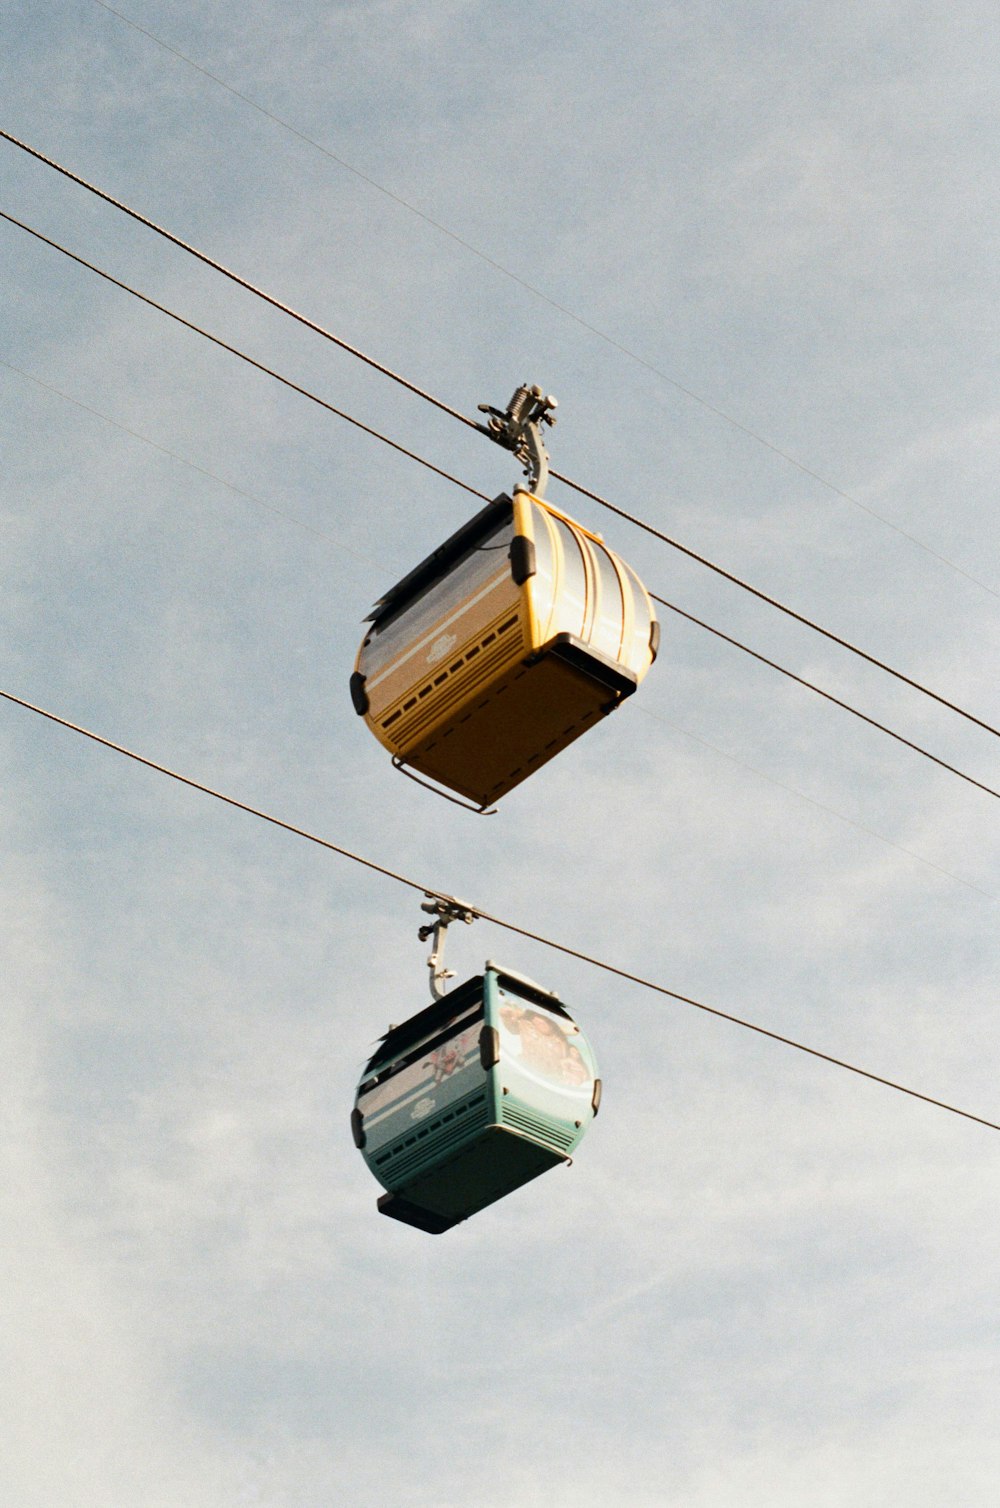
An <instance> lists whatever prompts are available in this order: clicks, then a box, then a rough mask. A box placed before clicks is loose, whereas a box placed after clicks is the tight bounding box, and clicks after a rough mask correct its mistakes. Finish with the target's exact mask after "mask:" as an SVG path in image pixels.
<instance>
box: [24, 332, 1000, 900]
mask: <svg viewBox="0 0 1000 1508" xmlns="http://www.w3.org/2000/svg"><path fill="white" fill-rule="evenodd" d="M0 366H3V367H5V368H6V369H7V371H9V372H16V373H17V375H18V376H19V377H23V378H24V379H25V380H26V381H28V382H31V383H34V385H35V386H36V387H39V388H41V389H42V390H43V392H46V393H50V394H52V396H53V397H56V398H61V399H63V400H64V402H66V403H72V404H73V405H74V407H76V408H79V409H82V410H83V412H84V413H87V414H91V415H92V416H93V417H94V418H95V419H100V420H101V421H102V422H103V423H105V424H110V425H111V426H112V427H113V428H114V429H117V430H120V431H121V433H122V434H126V435H128V436H129V437H130V438H131V439H133V440H138V441H139V442H140V444H142V445H148V446H150V447H151V448H152V449H153V450H158V451H159V452H160V453H161V454H162V455H165V456H169V457H170V459H171V460H172V461H176V462H177V463H178V465H180V466H187V467H190V469H191V470H192V471H195V472H197V473H198V474H199V475H201V476H204V477H209V478H210V479H211V480H212V481H213V482H217V483H218V484H219V486H220V487H224V488H226V490H227V491H229V492H232V493H234V494H235V495H236V496H237V497H242V498H245V499H246V500H247V501H248V502H251V503H254V504H256V506H257V507H259V508H263V509H265V510H266V511H267V512H268V513H271V514H273V515H275V517H277V518H280V519H281V520H282V521H283V522H285V523H289V524H293V525H294V526H295V527H296V528H299V529H304V530H305V531H306V532H307V533H309V534H312V535H315V536H316V537H317V538H319V539H323V540H326V541H327V542H328V543H329V544H331V545H332V546H333V547H334V549H336V550H341V551H343V552H344V553H346V554H348V555H352V556H353V557H354V559H355V560H364V561H367V563H368V564H369V565H375V564H377V562H376V561H375V559H374V557H372V556H370V555H362V554H361V553H360V552H359V551H358V550H355V549H354V548H353V547H352V546H351V545H348V544H346V543H345V542H344V540H342V539H340V538H338V537H337V536H336V535H334V534H331V533H329V532H328V531H326V530H324V529H317V528H315V526H314V525H312V524H309V523H307V522H306V521H305V519H303V518H299V517H298V516H297V515H296V514H294V513H289V512H287V511H286V510H285V509H283V508H276V507H275V506H274V504H273V503H270V502H268V501H267V499H266V498H262V497H260V496H259V495H258V494H257V493H255V492H248V491H247V489H246V488H245V487H240V486H238V485H237V484H236V483H235V482H230V481H227V479H226V478H225V477H222V476H219V474H218V472H215V471H210V470H209V469H208V467H207V466H202V465H201V464H200V463H199V462H197V461H192V460H189V459H188V458H187V457H186V456H182V455H180V454H179V453H178V452H177V451H176V450H171V449H170V448H169V446H166V445H162V444H161V443H160V441H159V440H154V439H152V438H151V437H150V436H149V435H144V434H142V432H141V431H140V430H137V429H132V428H131V427H130V426H129V425H127V424H122V423H121V422H120V421H119V420H118V419H113V418H112V417H111V415H110V414H106V413H104V412H103V411H102V410H101V409H99V408H94V407H93V405H92V404H89V403H83V402H81V400H80V399H79V398H74V397H73V395H72V394H71V393H66V392H64V391H63V390H62V388H58V387H56V386H55V385H54V384H53V383H51V382H45V381H43V380H42V378H41V377H36V376H35V375H33V373H31V372H27V371H25V369H24V368H23V367H19V366H15V364H14V363H13V362H11V361H4V360H3V358H2V357H0ZM654 595H655V594H654ZM655 600H656V601H657V602H659V603H660V604H661V606H663V607H667V608H669V609H670V611H671V612H674V613H677V614H678V615H679V616H680V617H682V618H687V619H688V620H689V621H690V622H692V623H695V624H696V625H697V626H698V627H699V628H704V629H706V630H707V631H708V632H709V633H712V634H715V635H716V636H717V637H718V638H721V639H724V640H725V641H726V643H728V644H731V645H733V647H734V648H736V649H743V650H746V652H747V653H748V654H751V655H753V656H754V658H757V655H756V651H755V650H751V649H749V648H748V646H747V645H745V644H741V643H740V642H739V640H738V639H733V638H730V636H729V635H728V634H723V633H722V632H721V630H719V629H715V628H713V627H712V625H711V624H709V623H704V622H702V621H701V620H700V619H697V618H695V617H694V615H693V614H691V613H687V612H685V611H684V609H683V608H679V607H677V605H676V604H675V603H672V602H668V601H667V600H666V598H664V597H656V599H655ZM760 659H761V660H762V661H763V663H764V664H766V665H770V666H771V667H772V668H773V669H775V670H779V671H781V672H782V673H783V674H787V675H789V676H790V677H791V679H793V680H796V681H798V682H799V683H800V684H803V685H806V686H808V687H809V689H810V690H812V689H816V690H817V691H819V690H820V688H819V687H816V688H813V687H812V684H811V683H810V682H804V681H802V678H801V677H800V676H796V675H794V674H793V673H792V672H791V671H785V668H784V666H781V665H778V664H777V663H776V662H775V661H772V660H767V659H765V657H764V656H763V655H761V656H760ZM820 694H821V695H826V693H824V692H820ZM830 700H835V698H830ZM838 705H843V706H845V707H846V710H848V711H850V712H854V711H855V710H856V709H855V708H853V707H850V706H848V704H846V703H838ZM639 710H640V711H641V712H642V713H643V714H644V715H645V716H646V717H649V718H651V719H652V721H653V722H655V723H657V724H659V725H660V726H662V727H665V728H669V729H670V731H671V732H672V733H674V734H676V735H678V736H680V737H682V738H687V739H690V740H691V741H692V742H693V743H696V744H699V745H700V746H701V747H702V748H704V749H710V750H711V752H712V753H713V754H716V755H718V756H719V757H720V758H721V759H725V760H726V761H727V762H728V763H730V764H733V765H735V766H736V767H737V768H738V769H741V770H744V771H746V772H747V773H748V774H752V775H756V776H757V777H758V779H760V780H764V781H766V782H767V783H768V785H773V786H774V787H775V788H776V789H777V790H779V791H784V792H785V794H786V795H789V796H794V797H795V798H796V800H798V801H803V802H805V803H806V805H808V806H811V807H814V808H815V809H816V810H817V811H820V812H824V813H825V814H826V815H827V816H828V817H836V819H837V820H838V822H846V823H847V824H848V825H849V826H850V827H853V828H856V829H857V831H858V832H862V833H864V834H865V835H866V836H867V837H869V838H874V839H875V841H876V842H877V843H882V844H884V845H885V847H886V848H893V849H895V850H896V852H897V853H901V854H904V855H905V856H906V858H908V859H912V860H913V862H914V863H916V864H922V865H923V866H924V868H925V869H933V870H935V871H936V873H937V874H939V875H942V876H943V877H944V878H945V879H948V880H951V881H953V882H954V884H956V885H962V886H964V888H965V889H966V890H971V891H973V892H974V893H975V894H976V895H980V896H982V897H983V898H984V899H985V900H988V901H993V902H996V901H997V900H998V899H1000V897H997V896H995V895H994V894H993V893H992V892H991V891H989V890H984V889H983V888H982V886H980V885H976V884H974V883H973V882H972V881H971V880H967V879H964V878H963V877H962V876H961V875H958V874H955V872H954V871H953V870H951V869H945V868H944V866H943V865H942V864H936V863H935V862H934V861H933V860H932V859H928V858H926V857H925V855H923V854H919V853H915V852H914V850H913V849H912V848H907V847H906V846H905V845H904V844H902V843H897V842H895V840H894V839H892V838H887V837H886V835H885V834H884V833H880V832H878V831H877V830H876V829H875V828H874V827H868V826H867V825H866V824H865V823H864V822H859V821H858V820H857V818H856V817H848V816H847V814H846V812H842V811H840V810H839V809H838V808H837V807H835V806H829V805H827V804H826V803H825V802H823V801H817V800H816V798H815V797H814V796H807V795H806V793H805V791H801V790H799V788H798V787H797V786H794V785H790V784H789V783H788V782H787V781H785V780H778V779H777V778H776V777H775V776H774V775H771V774H768V773H767V772H766V771H764V770H761V769H759V768H758V767H757V766H756V765H752V764H748V763H747V761H746V760H743V759H739V758H738V757H737V756H736V755H734V754H732V753H730V752H729V751H728V750H725V749H722V748H720V746H719V745H718V744H715V743H712V741H711V739H707V738H704V737H702V736H701V734H698V733H692V732H691V730H690V729H689V728H682V727H681V726H680V725H679V724H678V723H674V722H672V721H670V719H669V718H665V717H661V716H660V715H659V714H657V713H655V712H653V711H651V709H650V708H649V707H647V706H646V705H645V704H643V705H642V706H641V707H640V708H639ZM858 715H859V716H862V717H863V716H864V714H863V713H859V714H858ZM865 720H866V721H867V720H868V719H865ZM876 726H877V727H881V725H880V724H876ZM884 731H886V732H889V731H890V730H889V729H885V730H884ZM910 747H913V746H912V745H911V746H910ZM920 752H922V751H920ZM956 773H957V772H956Z"/></svg>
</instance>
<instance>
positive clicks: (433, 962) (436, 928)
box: [417, 891, 476, 1000]
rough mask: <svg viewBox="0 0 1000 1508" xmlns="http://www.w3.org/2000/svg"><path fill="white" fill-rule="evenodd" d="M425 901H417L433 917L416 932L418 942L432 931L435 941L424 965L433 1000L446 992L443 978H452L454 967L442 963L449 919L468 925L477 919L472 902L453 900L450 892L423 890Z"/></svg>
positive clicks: (441, 997)
mask: <svg viewBox="0 0 1000 1508" xmlns="http://www.w3.org/2000/svg"><path fill="white" fill-rule="evenodd" d="M424 894H425V895H426V896H427V899H426V900H425V901H421V902H420V909H421V911H427V912H428V913H429V914H430V915H431V916H433V917H434V918H435V920H434V921H432V922H428V923H427V925H426V926H424V927H421V928H420V929H419V931H418V932H417V936H418V937H419V938H420V941H421V942H426V941H427V939H428V938H429V937H430V936H431V935H432V934H433V937H434V944H433V947H432V948H431V951H430V954H429V956H428V959H427V967H428V968H429V969H430V971H431V995H432V997H433V998H434V999H435V1000H443V999H444V995H445V980H447V979H454V977H455V971H454V969H446V968H445V967H444V962H443V960H444V940H445V932H446V931H447V929H448V927H449V926H450V925H451V923H452V922H465V924H466V926H471V925H472V923H473V922H474V921H475V919H476V912H475V911H473V909H472V907H471V906H466V905H464V904H463V903H462V902H461V901H456V900H455V899H454V897H453V896H448V897H445V896H440V895H431V894H430V892H429V891H425V892H424Z"/></svg>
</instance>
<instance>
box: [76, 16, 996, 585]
mask: <svg viewBox="0 0 1000 1508" xmlns="http://www.w3.org/2000/svg"><path fill="white" fill-rule="evenodd" d="M96 4H98V5H99V6H100V7H101V8H102V10H106V11H108V12H109V13H110V14H111V15H112V16H116V17H117V18H118V20H119V21H124V23H125V25H126V26H130V27H131V28H132V30H133V31H137V32H139V33H140V34H141V35H142V36H144V37H148V39H149V40H150V41H151V42H153V43H155V44H156V46H157V47H161V48H162V49H163V51H164V52H169V53H171V54H172V55H173V56H174V57H175V58H179V59H180V61H181V62H182V63H186V64H187V66H188V67H189V68H193V69H194V70H195V72H196V73H200V74H201V75H202V77H203V78H206V79H210V80H211V82H212V83H213V84H218V86H219V88H220V89H224V90H225V91H226V92H227V94H231V95H232V96H233V97H234V98H235V99H238V100H242V101H243V103H244V104H245V105H249V106H250V108H251V109H252V110H256V111H257V112H258V114H260V115H263V116H264V117H265V118H266V119H267V120H270V121H273V122H274V124H275V125H277V126H280V127H281V128H282V130H284V131H288V132H289V133H290V134H291V135H292V136H295V137H297V138H298V139H299V141H301V142H304V143H305V144H306V145H307V146H310V147H313V148H314V149H315V150H316V151H317V152H320V153H322V155H323V156H324V157H326V158H328V159H329V160H330V161H331V162H334V163H336V165H337V166H338V167H340V168H343V169H344V171H345V172H347V173H351V174H353V176H354V177H355V178H357V179H359V180H360V181H361V182H362V183H366V184H367V185H368V186H369V187H370V188H373V189H375V190H376V191H377V192H378V193H380V194H383V195H384V196H385V197H386V198H387V199H390V200H392V202H393V203H394V204H398V205H399V207H400V208H401V209H405V210H406V211H407V212H408V213H409V214H411V215H416V216H417V218H418V219H420V220H423V222H424V224H425V225H429V226H431V227H432V229H434V230H436V231H439V232H440V234H441V235H443V236H447V237H448V239H449V240H451V241H454V242H455V244H456V245H457V246H461V247H462V248H463V250H464V251H468V252H470V253H471V254H472V256H474V257H478V258H479V260H480V261H481V262H484V263H485V264H486V266H487V267H491V268H493V270H494V271H495V272H499V273H500V274H501V276H502V277H505V278H509V279H510V281H511V282H512V283H516V284H517V286H518V287H519V288H523V289H524V290H525V292H526V293H530V294H531V296H532V297H533V298H537V299H540V300H541V302H542V303H544V304H547V305H548V306H549V308H550V309H555V310H557V311H558V312H559V313H560V314H564V315H565V316H566V317H567V319H571V320H572V321H573V322H574V324H577V325H579V326H580V328H581V329H583V330H586V331H587V332H588V334H590V335H594V336H596V337H597V339H598V340H601V341H603V342H604V344H605V345H607V346H610V347H611V349H612V350H614V351H617V352H618V353H619V354H620V355H622V356H625V357H627V359H628V360H629V361H634V362H636V364H637V365H638V366H641V367H644V368H645V369H646V371H647V372H651V373H652V374H653V376H654V377H659V378H660V379H661V380H662V381H663V382H666V383H668V384H669V385H670V386H671V387H672V388H673V389H674V390H675V391H676V392H678V393H683V395H684V397H685V398H689V399H690V400H691V401H692V402H693V403H697V404H698V405H699V406H700V407H701V408H703V409H705V410H706V411H707V412H708V413H710V414H714V415H715V417H716V418H718V419H722V420H723V422H724V423H726V424H729V425H731V426H732V428H733V429H736V430H738V431H739V433H740V434H742V435H746V437H747V438H748V439H750V440H753V441H754V443H755V444H757V445H761V446H763V448H764V449H765V450H769V451H770V452H771V454H772V455H776V456H778V457H779V458H780V459H781V460H783V461H786V462H787V463H788V464H789V465H790V466H794V467H795V469H796V470H797V471H799V472H801V473H802V475H803V476H807V477H810V478H811V479H812V480H813V481H814V482H818V483H819V485H820V486H821V487H825V488H826V489H827V491H828V492H832V493H834V495H835V496H836V497H839V498H842V499H843V500H844V502H847V503H850V504H852V506H853V507H855V508H860V509H861V511H862V512H863V513H867V514H868V515H869V517H871V518H876V519H878V521H879V523H880V524H884V525H885V527H886V528H887V529H891V530H892V531H893V533H894V534H899V535H901V536H902V538H903V539H906V540H909V542H910V544H912V545H915V546H916V547H917V549H918V550H923V551H924V553H925V554H927V555H930V556H932V557H933V558H934V559H935V560H938V561H940V562H941V564H942V565H946V566H948V567H949V568H950V569H951V570H953V571H956V572H957V573H958V575H959V576H964V577H965V579H966V581H971V582H972V583H973V585H974V586H978V587H980V588H981V589H982V591H984V592H989V594H990V596H991V597H998V598H1000V592H997V591H996V590H994V588H993V587H991V586H987V584H986V582H985V581H981V580H980V579H979V577H978V576H973V574H972V572H971V571H967V570H966V569H965V568H964V566H960V565H958V564H957V563H956V562H955V561H954V560H950V559H949V558H948V556H947V555H942V554H941V552H940V550H935V549H934V548H933V547H932V546H931V545H928V544H926V543H925V542H924V541H923V540H922V539H918V538H917V536H916V535H915V534H911V533H910V532H909V531H908V530H907V529H903V528H901V527H900V526H899V524H894V523H893V521H892V519H890V518H886V516H885V514H884V513H879V511H878V509H877V508H873V507H872V506H871V505H870V504H869V503H863V502H862V501H861V499H860V498H857V497H854V496H853V494H852V493H850V492H846V491H845V490H844V488H843V487H838V486H837V484H836V482H831V481H830V480H829V478H828V477H825V476H822V475H821V474H820V472H818V471H814V470H813V468H812V467H811V466H807V465H806V464H805V462H803V461H800V460H799V459H798V458H797V457H796V456H793V455H791V454H790V452H789V451H787V450H782V449H781V447H780V446H779V445H775V443H774V442H773V440H769V439H767V437H766V436H765V435H762V434H760V433H758V431H757V430H754V429H751V428H750V427H749V426H748V425H746V424H744V423H742V421H741V420H739V419H736V418H734V417H733V415H732V414H730V413H727V412H726V410H725V409H723V408H720V407H719V405H718V404H717V403H713V402H711V401H710V400H709V399H708V398H704V397H702V395H701V394H700V393H696V392H695V391H694V389H693V388H690V387H687V386H686V385H685V384H684V383H683V382H679V381H678V380H677V378H676V377H671V376H670V374H669V372H665V371H664V370H663V369H662V367H658V366H656V365H655V364H654V363H653V362H651V361H649V360H647V359H646V357H644V356H640V355H639V354H638V352H637V351H633V350H632V349H631V347H629V346H626V345H625V344H623V342H622V341H620V340H618V339H616V338H615V336H613V335H609V334H608V333H607V331H605V330H602V329H600V328H599V327H598V326H597V325H594V324H591V322H590V320H588V319H584V318H583V316H582V315H580V314H577V313H576V311H575V310H573V309H570V308H568V307H567V306H566V305H565V304H561V303H559V301H558V299H554V298H552V297H551V296H550V295H549V294H547V293H544V292H543V291H542V289H541V288H537V287H536V286H535V285H534V284H533V283H529V282H528V281H527V279H526V278H523V277H521V276H520V274H519V273H516V272H513V271H511V269H510V268H509V267H505V266H504V265H503V263H502V262H498V261H497V260H496V258H495V257H491V256H490V255H489V254H488V253H487V252H485V251H482V250H481V249H480V248H479V247H478V246H474V245H473V244H472V242H471V241H467V240H466V239H465V237H464V236H460V235H459V234H458V232H457V231H454V230H451V229H450V228H449V227H448V226H447V225H444V224H442V222H441V221H440V220H435V219H434V217H433V216H432V215H428V214H427V213H426V211H425V210H422V209H420V208H418V206H417V205H415V204H413V203H412V202H411V201H410V200H409V199H404V198H403V196H402V194H397V193H396V192H395V191H394V190H393V189H390V188H386V186H385V184H384V183H379V181H378V179H376V178H373V177H372V176H371V174H369V173H365V172H363V171H362V169H361V168H359V167H356V166H355V164H354V163H352V162H348V161H347V159H346V158H345V157H341V156H340V155H339V154H338V153H336V152H332V151H331V150H330V148H329V147H325V146H323V144H322V143H321V142H318V141H317V140H316V139H315V138H314V137H312V136H308V135H307V134H306V133H305V132H304V131H300V130H299V129H298V127H297V126H293V125H292V124H291V122H290V121H287V120H285V119H283V118H282V116H280V115H276V114H275V113H274V111H273V110H268V109H267V107H266V106H265V105H262V104H260V103H259V101H258V100H255V99H253V98H251V96H250V95H249V94H244V93H243V92H242V91H241V90H239V89H236V88H234V86H233V85H232V84H228V83H227V82H226V80H225V79H222V78H220V77H219V75H218V74H217V73H212V72H211V71H210V70H209V69H208V68H204V67H203V66H202V65H201V64H200V63H196V62H195V60H194V58H191V57H188V55H187V53H184V52H181V51H180V49H179V48H177V47H173V46H171V44H170V43H169V42H165V41H164V40H163V38H162V37H158V36H156V34H155V33H154V32H151V31H149V30H147V28H146V27H145V26H140V25H139V23H138V22H137V21H133V20H132V18H131V16H127V15H125V13H124V11H120V10H116V9H115V7H114V6H113V5H109V4H108V3H107V0H96Z"/></svg>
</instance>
